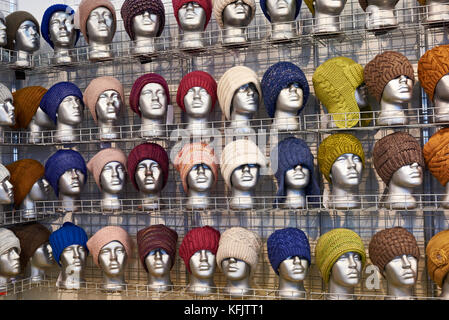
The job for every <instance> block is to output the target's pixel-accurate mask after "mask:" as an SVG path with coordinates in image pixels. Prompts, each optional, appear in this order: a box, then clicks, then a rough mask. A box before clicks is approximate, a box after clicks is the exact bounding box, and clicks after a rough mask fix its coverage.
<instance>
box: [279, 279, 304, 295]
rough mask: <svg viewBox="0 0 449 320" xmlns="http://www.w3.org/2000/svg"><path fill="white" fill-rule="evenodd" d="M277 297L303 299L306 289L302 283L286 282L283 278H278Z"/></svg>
mask: <svg viewBox="0 0 449 320" xmlns="http://www.w3.org/2000/svg"><path fill="white" fill-rule="evenodd" d="M279 296H281V297H283V298H287V299H288V298H293V299H294V298H305V297H306V289H305V288H304V281H296V282H293V281H288V280H286V279H284V278H283V277H279Z"/></svg>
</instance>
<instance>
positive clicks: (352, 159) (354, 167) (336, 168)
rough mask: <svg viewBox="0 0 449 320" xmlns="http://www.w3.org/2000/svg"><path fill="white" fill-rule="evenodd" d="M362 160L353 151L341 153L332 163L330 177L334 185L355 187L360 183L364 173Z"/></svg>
mask: <svg viewBox="0 0 449 320" xmlns="http://www.w3.org/2000/svg"><path fill="white" fill-rule="evenodd" d="M362 168H363V164H362V160H361V159H360V157H359V156H357V155H355V154H352V153H345V154H342V155H340V156H339V157H338V158H337V159H336V160H335V162H334V163H333V164H332V168H331V172H330V174H329V177H330V178H331V180H332V184H333V185H337V186H341V187H354V186H357V185H358V184H359V183H360V178H361V175H362Z"/></svg>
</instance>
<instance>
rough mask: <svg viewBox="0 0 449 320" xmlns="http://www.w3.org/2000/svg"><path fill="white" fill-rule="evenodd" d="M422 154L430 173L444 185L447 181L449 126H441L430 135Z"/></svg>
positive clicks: (448, 173) (448, 168) (448, 171)
mask: <svg viewBox="0 0 449 320" xmlns="http://www.w3.org/2000/svg"><path fill="white" fill-rule="evenodd" d="M423 156H424V160H425V161H426V166H427V167H428V168H429V171H430V173H431V174H432V175H433V176H434V177H435V178H436V179H437V180H438V181H439V182H440V183H441V185H442V186H443V187H444V186H445V185H446V184H447V182H448V181H449V128H442V129H440V130H439V131H437V132H436V133H434V134H433V135H432V136H431V137H430V139H429V141H427V143H426V144H425V145H424V148H423Z"/></svg>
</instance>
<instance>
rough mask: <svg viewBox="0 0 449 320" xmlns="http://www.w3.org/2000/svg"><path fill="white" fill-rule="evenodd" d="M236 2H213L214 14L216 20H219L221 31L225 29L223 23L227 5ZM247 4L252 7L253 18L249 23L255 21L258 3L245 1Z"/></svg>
mask: <svg viewBox="0 0 449 320" xmlns="http://www.w3.org/2000/svg"><path fill="white" fill-rule="evenodd" d="M234 2H236V1H235V0H214V1H213V8H212V10H213V12H214V16H215V20H217V23H218V25H219V26H220V28H221V29H223V28H224V23H223V11H224V9H225V8H226V6H227V5H229V4H231V3H234ZM243 2H244V3H245V4H247V5H248V6H250V8H251V18H250V20H249V21H251V20H253V18H254V15H255V13H256V2H255V1H254V0H243Z"/></svg>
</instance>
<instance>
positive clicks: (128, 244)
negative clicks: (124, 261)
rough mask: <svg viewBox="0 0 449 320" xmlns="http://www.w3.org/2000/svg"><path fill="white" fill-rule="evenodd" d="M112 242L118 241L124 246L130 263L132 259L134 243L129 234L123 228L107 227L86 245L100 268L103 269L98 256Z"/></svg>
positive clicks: (99, 231)
mask: <svg viewBox="0 0 449 320" xmlns="http://www.w3.org/2000/svg"><path fill="white" fill-rule="evenodd" d="M112 241H118V242H120V243H121V244H122V245H123V247H124V248H125V251H126V254H127V256H128V261H129V259H130V258H131V257H132V254H133V241H132V239H131V237H130V236H129V234H128V232H126V230H125V229H123V228H122V227H118V226H107V227H104V228H101V229H100V230H98V231H97V232H96V233H95V234H94V235H93V236H92V237H90V239H89V240H88V241H87V243H86V245H87V248H88V249H89V251H90V253H91V254H92V257H93V261H94V263H95V264H96V265H97V266H98V267H99V268H101V267H100V263H99V262H98V256H99V255H100V251H101V248H103V246H104V245H106V244H108V243H109V242H112Z"/></svg>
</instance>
